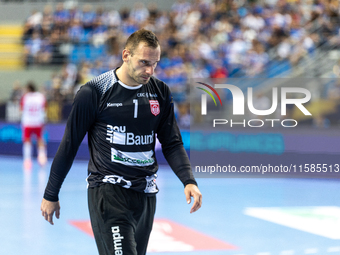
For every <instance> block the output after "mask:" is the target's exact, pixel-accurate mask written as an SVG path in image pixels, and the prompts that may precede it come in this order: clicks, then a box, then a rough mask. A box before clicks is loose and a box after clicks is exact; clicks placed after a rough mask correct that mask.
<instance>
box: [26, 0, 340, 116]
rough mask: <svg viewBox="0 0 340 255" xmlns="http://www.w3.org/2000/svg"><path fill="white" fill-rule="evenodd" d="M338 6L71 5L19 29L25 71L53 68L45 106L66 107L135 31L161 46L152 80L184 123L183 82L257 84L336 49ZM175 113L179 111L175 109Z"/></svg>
mask: <svg viewBox="0 0 340 255" xmlns="http://www.w3.org/2000/svg"><path fill="white" fill-rule="evenodd" d="M339 8H340V5H339V1H338V0H277V1H276V0H267V1H261V2H260V1H234V0H193V1H185V0H177V1H176V2H174V4H173V5H172V7H171V10H167V11H166V10H163V9H161V8H159V6H157V4H156V3H150V4H149V5H148V6H145V5H144V4H143V3H141V2H136V3H135V5H134V6H132V7H131V8H124V9H121V10H117V9H115V8H114V4H112V8H111V9H108V8H105V9H104V8H103V7H96V8H94V7H93V6H92V5H90V4H85V5H83V6H82V7H79V6H77V5H75V4H74V2H65V3H58V4H57V5H56V6H55V8H54V9H53V8H52V6H50V5H47V6H46V7H45V8H44V10H41V11H40V10H36V11H33V13H32V15H31V16H30V17H28V18H27V20H26V21H25V24H24V31H25V32H24V36H23V44H24V46H25V56H26V64H27V65H31V64H44V65H45V64H60V65H61V68H60V71H59V72H56V73H55V74H54V75H53V77H52V78H51V80H50V81H47V82H46V84H45V85H44V89H45V93H46V94H47V98H48V100H50V101H57V102H60V101H63V102H65V101H69V100H70V101H72V98H73V96H74V93H75V92H76V91H77V89H78V88H79V86H81V85H83V84H84V83H86V82H87V81H88V80H90V79H91V78H93V77H94V76H96V75H98V74H100V73H103V72H105V71H107V70H110V69H113V68H115V67H117V66H119V65H120V62H121V51H122V49H123V47H124V45H123V42H125V40H126V38H127V37H128V36H129V35H130V34H131V33H133V32H134V31H136V30H137V29H139V28H142V27H144V28H146V29H149V30H152V31H153V32H155V33H156V35H157V36H158V38H159V40H160V42H161V49H162V56H161V62H160V63H159V65H158V66H157V68H156V76H157V77H158V78H160V79H162V80H163V81H165V82H166V83H167V84H168V85H169V86H170V87H171V89H172V91H173V93H174V99H175V101H176V102H177V103H178V105H180V110H179V112H183V113H184V115H185V116H186V117H185V118H184V122H186V119H187V118H188V115H187V114H186V113H187V104H186V103H185V102H186V101H185V100H186V96H187V94H188V93H187V92H188V89H189V88H188V81H190V79H207V78H216V79H224V78H227V77H259V76H261V75H262V74H263V73H264V72H265V71H266V68H267V66H268V64H269V62H270V61H272V60H276V61H286V62H287V63H289V65H291V66H294V65H296V64H297V63H299V61H300V60H301V59H302V58H304V57H305V56H313V54H314V51H315V49H316V48H317V47H320V46H323V49H329V48H338V47H339V46H340V11H339ZM84 45H85V46H89V47H90V49H91V47H92V49H96V48H100V47H103V48H104V49H105V50H104V52H103V53H102V54H101V55H99V56H97V57H96V58H95V59H86V58H84V59H81V61H79V62H72V58H70V57H69V56H70V52H72V51H74V50H75V49H76V48H77V47H81V46H84ZM182 107H183V108H184V109H182Z"/></svg>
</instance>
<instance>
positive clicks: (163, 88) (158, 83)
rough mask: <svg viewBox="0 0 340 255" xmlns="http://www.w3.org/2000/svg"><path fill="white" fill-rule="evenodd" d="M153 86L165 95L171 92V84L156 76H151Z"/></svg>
mask: <svg viewBox="0 0 340 255" xmlns="http://www.w3.org/2000/svg"><path fill="white" fill-rule="evenodd" d="M150 83H151V86H153V87H155V88H156V89H157V90H159V92H161V94H162V95H163V96H169V95H170V94H171V92H170V88H169V86H168V85H167V84H166V83H165V82H164V81H162V80H160V79H157V78H156V77H153V76H152V77H151V78H150Z"/></svg>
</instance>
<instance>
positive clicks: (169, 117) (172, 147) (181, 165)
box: [157, 86, 197, 186]
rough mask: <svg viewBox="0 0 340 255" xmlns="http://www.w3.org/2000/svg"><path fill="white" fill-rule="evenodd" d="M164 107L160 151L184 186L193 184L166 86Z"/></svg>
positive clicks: (160, 132) (158, 136)
mask: <svg viewBox="0 0 340 255" xmlns="http://www.w3.org/2000/svg"><path fill="white" fill-rule="evenodd" d="M165 97H166V100H165V107H164V113H163V117H162V120H161V124H160V127H159V128H158V131H157V138H158V140H159V141H160V143H161V144H162V152H163V154H164V157H165V159H166V160H167V162H168V163H169V165H170V167H171V169H172V170H173V171H174V173H175V174H176V175H177V177H178V178H179V179H180V180H181V182H182V183H183V185H184V186H186V185H187V184H195V185H197V182H196V181H195V178H194V175H193V173H192V169H191V164H190V161H189V157H188V155H187V153H186V151H185V149H184V146H183V142H182V136H181V133H180V130H179V128H178V125H177V121H176V118H175V113H174V105H173V99H172V95H171V93H170V89H169V88H168V87H167V86H166V93H165Z"/></svg>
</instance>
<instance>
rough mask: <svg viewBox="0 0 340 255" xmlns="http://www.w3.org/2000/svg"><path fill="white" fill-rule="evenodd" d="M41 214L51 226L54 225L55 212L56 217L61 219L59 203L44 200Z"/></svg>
mask: <svg viewBox="0 0 340 255" xmlns="http://www.w3.org/2000/svg"><path fill="white" fill-rule="evenodd" d="M40 210H41V214H42V216H43V217H44V218H45V220H47V221H48V222H49V223H50V224H51V225H54V223H53V214H54V212H55V217H56V218H57V219H59V217H60V204H59V201H58V202H51V201H48V200H46V199H45V198H43V200H42V202H41V207H40Z"/></svg>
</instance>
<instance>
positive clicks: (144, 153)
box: [44, 70, 197, 201]
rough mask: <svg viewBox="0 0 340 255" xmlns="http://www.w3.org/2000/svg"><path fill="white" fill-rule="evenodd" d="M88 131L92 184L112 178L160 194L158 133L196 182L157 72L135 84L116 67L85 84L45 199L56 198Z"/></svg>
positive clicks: (183, 174)
mask: <svg viewBox="0 0 340 255" xmlns="http://www.w3.org/2000/svg"><path fill="white" fill-rule="evenodd" d="M86 133H88V143H89V151H90V161H89V165H88V174H89V176H88V178H87V181H88V187H89V188H92V187H96V186H99V185H101V184H103V183H111V184H115V185H120V186H122V187H124V188H129V189H133V190H136V191H139V192H144V193H146V194H149V195H152V194H156V193H157V192H158V188H157V185H156V178H157V174H156V173H157V170H158V164H157V160H156V157H155V140H156V135H157V138H158V139H159V141H160V143H161V144H162V150H163V154H164V156H165V158H166V159H167V161H168V163H169V165H170V167H171V168H172V169H173V171H174V172H175V173H176V175H177V176H178V177H179V179H180V180H181V181H182V183H183V184H184V185H187V184H190V183H191V184H196V185H197V183H196V181H195V179H194V177H193V174H192V170H191V165H190V162H189V159H188V156H187V154H186V152H185V150H184V147H183V143H182V138H181V135H180V131H179V129H178V126H177V123H176V120H175V115H174V109H173V102H172V96H171V93H170V90H169V88H168V86H167V85H166V84H165V83H164V82H162V81H160V80H158V79H156V78H154V77H151V78H150V81H149V82H148V83H147V84H144V85H139V86H136V87H131V86H127V85H125V84H123V83H122V82H121V81H119V80H118V78H117V76H116V74H115V71H114V70H112V71H109V72H106V73H104V74H102V75H99V76H97V77H96V78H94V79H93V80H91V81H89V82H88V83H87V84H85V85H84V86H82V87H81V89H80V90H79V92H78V93H77V95H76V97H75V100H74V103H73V107H72V111H71V113H70V116H69V118H68V121H67V125H66V129H65V134H64V136H63V139H62V141H61V144H60V146H59V148H58V151H57V153H56V156H55V158H54V160H53V163H52V167H51V173H50V177H49V181H48V184H47V187H46V190H45V194H44V198H45V199H47V200H49V201H58V194H59V191H60V188H61V185H62V183H63V181H64V179H65V177H66V175H67V173H68V171H69V170H70V168H71V165H72V163H73V160H74V157H75V156H76V153H77V151H78V148H79V146H80V144H81V142H82V140H83V138H84V136H85V135H86Z"/></svg>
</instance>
